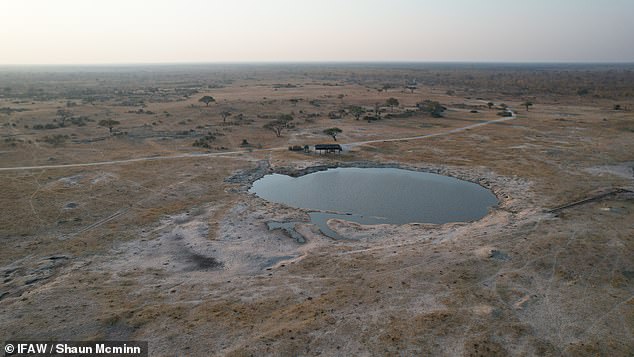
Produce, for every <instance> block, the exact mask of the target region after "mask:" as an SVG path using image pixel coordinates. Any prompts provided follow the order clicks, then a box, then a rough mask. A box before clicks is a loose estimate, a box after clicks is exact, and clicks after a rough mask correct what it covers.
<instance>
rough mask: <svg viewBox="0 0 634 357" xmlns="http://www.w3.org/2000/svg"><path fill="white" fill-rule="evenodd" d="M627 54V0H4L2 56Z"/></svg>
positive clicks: (516, 57)
mask: <svg viewBox="0 0 634 357" xmlns="http://www.w3.org/2000/svg"><path fill="white" fill-rule="evenodd" d="M235 61H239V62H253V61H513V62H518V61H519V62H524V61H528V62H530V61H542V62H543V61H555V62H560V61H575V62H596V61H617V62H618V61H620V62H634V0H530V1H529V0H526V1H520V0H227V1H214V0H207V1H205V0H152V1H145V0H0V64H62V63H70V64H79V63H136V62H142V63H155V62H235Z"/></svg>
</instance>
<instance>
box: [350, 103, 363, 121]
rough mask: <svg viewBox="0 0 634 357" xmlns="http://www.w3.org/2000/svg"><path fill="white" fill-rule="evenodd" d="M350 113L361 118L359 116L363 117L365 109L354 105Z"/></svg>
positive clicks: (356, 117)
mask: <svg viewBox="0 0 634 357" xmlns="http://www.w3.org/2000/svg"><path fill="white" fill-rule="evenodd" d="M350 113H351V114H352V115H353V116H354V118H355V119H357V120H359V118H361V116H362V115H363V114H364V113H365V109H363V108H362V107H359V106H352V107H350Z"/></svg>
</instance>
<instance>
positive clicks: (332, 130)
mask: <svg viewBox="0 0 634 357" xmlns="http://www.w3.org/2000/svg"><path fill="white" fill-rule="evenodd" d="M342 132H343V130H341V129H339V128H329V129H326V130H324V134H326V135H329V136H332V138H333V139H334V140H335V141H337V135H339V134H341V133H342Z"/></svg>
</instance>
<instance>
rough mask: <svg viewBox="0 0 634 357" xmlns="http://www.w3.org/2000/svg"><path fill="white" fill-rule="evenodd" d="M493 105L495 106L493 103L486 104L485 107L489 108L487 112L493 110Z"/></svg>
mask: <svg viewBox="0 0 634 357" xmlns="http://www.w3.org/2000/svg"><path fill="white" fill-rule="evenodd" d="M494 105H495V103H493V102H488V103H487V107H489V110H491V108H493V106H494Z"/></svg>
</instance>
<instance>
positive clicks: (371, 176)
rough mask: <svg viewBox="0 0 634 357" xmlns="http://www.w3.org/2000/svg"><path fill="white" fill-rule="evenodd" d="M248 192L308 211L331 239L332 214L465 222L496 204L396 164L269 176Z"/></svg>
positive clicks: (476, 189)
mask: <svg viewBox="0 0 634 357" xmlns="http://www.w3.org/2000/svg"><path fill="white" fill-rule="evenodd" d="M249 192H252V193H255V194H256V195H257V196H259V197H261V198H263V199H265V200H267V201H271V202H277V203H282V204H285V205H288V206H291V207H296V208H302V209H305V210H307V211H309V215H310V217H311V221H312V222H313V223H314V224H316V225H317V226H318V227H319V229H320V230H321V231H322V232H323V233H324V234H326V235H327V236H330V237H332V238H342V237H339V236H338V235H337V233H335V232H334V231H332V230H331V229H329V228H328V225H327V224H326V222H327V221H328V220H329V219H331V218H338V219H344V220H348V221H352V222H357V223H361V224H396V225H400V224H406V223H436V224H441V223H449V222H468V221H473V220H477V219H480V218H482V217H484V216H485V215H486V214H487V213H488V211H489V208H491V207H492V206H495V205H497V203H498V201H497V198H496V197H495V195H494V194H493V193H492V192H491V191H489V190H487V189H486V188H484V187H482V186H480V185H477V184H475V183H472V182H468V181H463V180H459V179H456V178H453V177H449V176H442V175H437V174H432V173H427V172H417V171H410V170H403V169H395V168H336V169H329V170H326V171H319V172H314V173H311V174H308V175H304V176H300V177H291V176H286V175H280V174H270V175H266V176H264V177H262V178H261V179H259V180H257V181H255V182H254V183H253V186H252V187H251V189H250V190H249Z"/></svg>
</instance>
